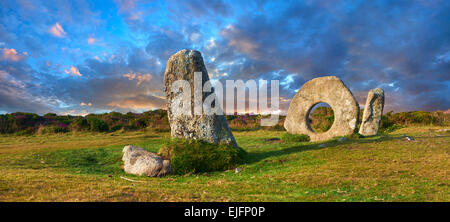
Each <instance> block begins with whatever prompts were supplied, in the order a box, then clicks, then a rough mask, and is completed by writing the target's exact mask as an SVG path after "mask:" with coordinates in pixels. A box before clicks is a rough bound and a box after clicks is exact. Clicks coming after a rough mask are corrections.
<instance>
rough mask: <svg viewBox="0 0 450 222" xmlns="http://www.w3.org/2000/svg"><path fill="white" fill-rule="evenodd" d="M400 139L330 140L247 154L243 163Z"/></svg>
mask: <svg viewBox="0 0 450 222" xmlns="http://www.w3.org/2000/svg"><path fill="white" fill-rule="evenodd" d="M402 138H403V137H398V136H397V137H395V136H386V135H383V137H381V138H377V137H373V138H366V139H348V140H346V141H344V142H338V140H337V139H332V140H328V141H323V142H318V143H308V144H304V145H294V146H292V147H288V148H284V149H281V150H273V151H267V152H248V154H247V157H246V158H245V161H244V162H245V164H251V163H255V162H259V161H262V160H264V159H267V158H272V157H280V156H285V155H289V154H292V153H299V152H304V151H308V150H320V149H325V148H332V147H336V146H339V145H351V144H366V143H373V142H381V141H391V140H396V139H402ZM321 144H326V146H325V147H320V145H321Z"/></svg>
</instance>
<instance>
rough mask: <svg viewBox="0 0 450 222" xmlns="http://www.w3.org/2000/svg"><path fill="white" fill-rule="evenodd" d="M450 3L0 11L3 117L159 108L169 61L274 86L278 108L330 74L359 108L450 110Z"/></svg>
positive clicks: (119, 5) (54, 6) (177, 4)
mask: <svg viewBox="0 0 450 222" xmlns="http://www.w3.org/2000/svg"><path fill="white" fill-rule="evenodd" d="M449 12H450V2H449V1H445V0H442V1H438V0H436V1H413V0H408V1H320V0H319V1H217V0H209V1H82V0H80V1H63V0H61V1H37V0H20V1H19V0H18V1H8V0H3V1H0V113H6V112H17V111H25V112H34V113H39V114H44V113H47V112H55V113H59V114H72V115H79V114H86V113H91V112H96V113H99V112H109V111H113V110H115V111H120V112H128V111H133V112H142V111H145V110H149V109H155V108H164V107H165V100H164V93H163V75H164V69H165V63H166V61H167V59H168V58H169V56H170V55H172V54H174V53H176V52H177V51H179V50H181V49H184V48H189V49H196V50H199V51H201V52H202V55H203V57H204V61H205V63H206V66H207V69H208V72H209V74H210V76H211V77H212V78H213V79H216V80H219V81H224V80H226V79H243V80H248V79H256V80H258V79H267V80H271V79H278V80H280V83H281V86H280V89H281V92H280V96H281V97H282V98H281V102H280V104H281V108H282V109H283V110H286V109H287V107H288V105H289V101H290V99H291V98H292V97H293V96H294V95H295V93H296V90H298V89H299V88H300V87H301V86H302V85H303V84H304V83H305V82H306V81H308V80H310V79H312V78H315V77H320V76H327V75H336V76H338V77H340V78H341V79H342V80H343V81H344V83H345V84H346V85H347V86H348V87H349V88H350V89H351V91H352V92H353V94H354V95H355V97H356V98H357V100H358V101H359V103H360V104H361V105H364V104H365V99H366V96H367V92H368V91H369V90H370V89H372V88H375V87H381V88H383V89H384V90H385V95H386V105H385V111H390V110H394V111H410V110H429V111H431V110H448V109H449V108H450V105H449V104H450V101H449V100H450V99H449V96H448V95H450V88H449V86H450V63H449V62H450V42H449V40H450V13H449Z"/></svg>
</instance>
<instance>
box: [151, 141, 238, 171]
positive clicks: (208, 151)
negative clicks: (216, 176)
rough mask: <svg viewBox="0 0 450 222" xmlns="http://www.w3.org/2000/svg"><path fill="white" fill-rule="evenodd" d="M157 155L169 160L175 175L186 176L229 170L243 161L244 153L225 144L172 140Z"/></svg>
mask: <svg viewBox="0 0 450 222" xmlns="http://www.w3.org/2000/svg"><path fill="white" fill-rule="evenodd" d="M158 154H159V155H161V156H162V157H163V158H164V159H168V160H170V164H171V165H172V167H173V170H174V172H175V174H186V173H190V172H193V173H199V172H210V171H219V170H228V169H231V168H233V167H234V166H236V164H238V163H239V162H241V161H242V160H243V157H244V156H245V154H246V152H245V151H244V150H243V149H242V148H235V147H233V146H231V145H227V144H211V143H208V142H205V141H202V140H183V139H174V140H172V141H170V142H169V143H168V144H166V145H165V146H163V147H162V148H161V149H160V150H159V152H158Z"/></svg>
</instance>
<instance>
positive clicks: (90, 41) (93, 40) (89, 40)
mask: <svg viewBox="0 0 450 222" xmlns="http://www.w3.org/2000/svg"><path fill="white" fill-rule="evenodd" d="M96 41H97V39H95V38H92V37H90V38H88V43H89V44H94V43H95V42H96Z"/></svg>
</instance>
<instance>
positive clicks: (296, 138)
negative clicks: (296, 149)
mask: <svg viewBox="0 0 450 222" xmlns="http://www.w3.org/2000/svg"><path fill="white" fill-rule="evenodd" d="M281 140H283V141H284V142H287V143H293V142H308V141H309V140H310V138H309V136H308V135H305V134H290V133H284V134H283V136H281Z"/></svg>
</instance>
